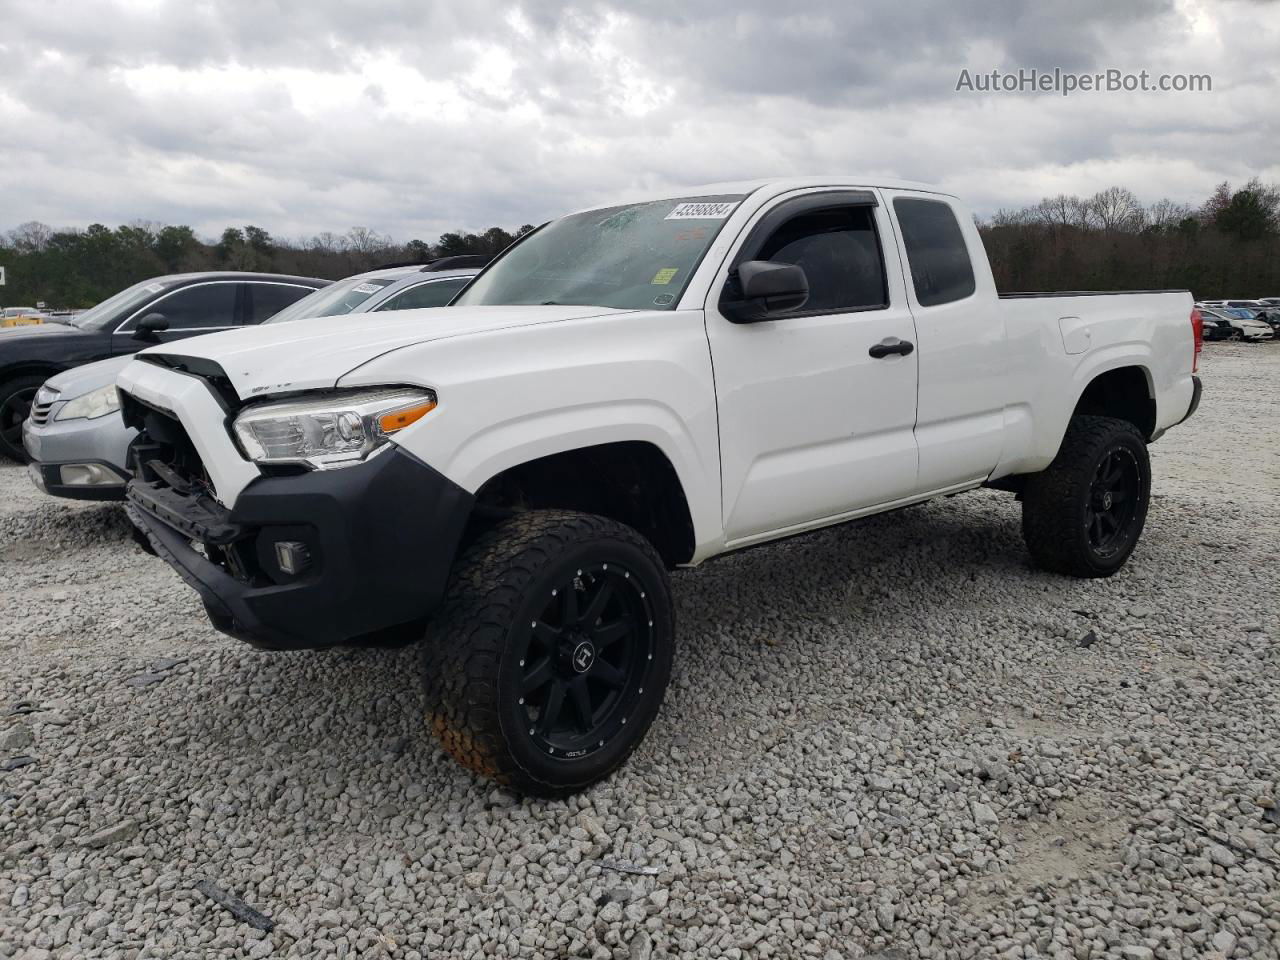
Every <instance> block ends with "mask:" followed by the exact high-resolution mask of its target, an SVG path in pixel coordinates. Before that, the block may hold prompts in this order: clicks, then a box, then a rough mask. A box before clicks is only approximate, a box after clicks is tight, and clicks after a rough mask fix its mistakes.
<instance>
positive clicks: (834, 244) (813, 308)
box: [754, 206, 889, 316]
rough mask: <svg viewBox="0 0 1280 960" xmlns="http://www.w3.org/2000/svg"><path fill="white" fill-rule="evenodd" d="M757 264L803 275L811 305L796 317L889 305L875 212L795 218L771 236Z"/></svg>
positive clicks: (842, 210) (838, 210)
mask: <svg viewBox="0 0 1280 960" xmlns="http://www.w3.org/2000/svg"><path fill="white" fill-rule="evenodd" d="M754 259H757V260H770V261H772V262H774V263H792V264H795V265H797V266H799V267H801V268H803V269H804V273H805V276H806V277H807V278H808V280H809V299H808V300H807V301H805V304H804V306H803V307H801V308H800V309H799V310H797V311H796V312H795V314H794V315H797V316H804V315H806V314H823V313H841V312H844V311H849V310H874V309H878V308H882V307H885V306H887V305H888V302H889V295H888V288H887V285H886V282H885V274H884V258H883V257H882V256H881V255H880V239H879V237H878V236H877V235H876V227H875V221H874V219H873V208H872V207H870V206H856V207H835V208H832V209H827V210H815V211H813V212H811V213H804V214H801V215H799V216H797V217H794V218H793V219H791V220H788V221H787V222H786V223H784V224H783V225H782V226H781V227H779V228H778V229H777V230H775V231H774V232H773V234H772V235H770V236H769V238H768V239H767V240H766V241H765V242H764V244H763V246H761V248H760V251H759V252H758V253H757V254H756V255H755V257H754Z"/></svg>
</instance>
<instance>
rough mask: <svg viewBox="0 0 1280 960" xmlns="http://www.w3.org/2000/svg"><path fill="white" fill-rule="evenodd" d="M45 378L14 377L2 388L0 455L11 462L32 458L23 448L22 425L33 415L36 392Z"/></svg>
mask: <svg viewBox="0 0 1280 960" xmlns="http://www.w3.org/2000/svg"><path fill="white" fill-rule="evenodd" d="M45 379H46V378H45V377H41V376H35V377H14V378H13V379H12V380H9V381H8V382H6V383H5V384H4V385H3V386H0V453H2V454H4V455H5V456H6V457H8V458H9V459H10V460H17V461H18V462H19V463H26V462H27V461H28V460H30V459H31V458H30V457H28V456H27V451H26V450H24V449H23V448H22V424H23V422H24V421H25V420H26V419H27V415H28V414H29V413H31V404H32V403H33V402H34V401H35V398H36V391H37V390H39V389H40V385H41V384H43V383H44V381H45Z"/></svg>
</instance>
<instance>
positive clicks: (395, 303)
mask: <svg viewBox="0 0 1280 960" xmlns="http://www.w3.org/2000/svg"><path fill="white" fill-rule="evenodd" d="M470 279H471V278H470V277H452V278H450V279H448V280H432V281H429V282H427V283H420V284H418V285H417V286H416V287H410V288H409V289H408V290H406V291H404V293H399V294H396V295H395V296H394V297H392V298H391V299H390V300H388V301H387V302H386V303H384V304H382V306H380V307H378V309H379V310H413V309H416V308H417V307H443V306H444V305H445V304H447V303H448V302H449V301H450V300H452V299H453V298H454V297H456V296H457V295H458V291H459V290H461V289H462V288H463V287H465V286H466V285H467V283H468V281H470Z"/></svg>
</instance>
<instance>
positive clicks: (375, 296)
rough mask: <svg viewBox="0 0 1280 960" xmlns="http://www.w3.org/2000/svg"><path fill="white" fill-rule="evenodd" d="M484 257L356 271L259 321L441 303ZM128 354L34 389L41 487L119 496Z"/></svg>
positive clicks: (29, 425)
mask: <svg viewBox="0 0 1280 960" xmlns="http://www.w3.org/2000/svg"><path fill="white" fill-rule="evenodd" d="M487 260H488V258H487V257H450V258H447V259H445V260H440V261H436V262H435V263H432V264H428V265H426V266H423V265H421V264H410V265H404V266H398V267H391V268H383V269H381V270H373V271H370V272H369V273H362V274H358V275H356V276H354V277H348V278H347V279H345V280H339V281H337V282H336V283H332V284H329V285H327V286H322V287H319V288H317V289H314V290H313V291H312V292H310V293H309V294H308V295H306V296H303V297H302V298H301V299H299V300H295V301H294V302H293V303H291V304H289V305H288V306H286V307H285V308H284V309H283V310H280V311H279V312H278V313H275V314H274V315H272V316H271V317H269V318H268V319H266V320H264V321H263V322H264V323H288V322H291V321H296V320H307V319H311V318H314V317H332V316H339V315H343V314H353V315H354V314H363V313H374V312H378V311H383V310H408V309H413V308H418V307H440V306H444V305H445V304H447V303H448V302H449V301H450V300H452V299H453V298H454V296H456V295H457V293H458V291H459V290H461V289H462V288H463V287H464V286H466V284H467V282H468V281H470V280H471V278H472V277H474V276H475V275H476V273H477V272H478V270H479V266H480V264H481V263H482V262H484V261H487ZM309 289H310V288H309ZM145 345H146V344H139V346H145ZM130 359H131V355H129V354H125V355H121V356H113V357H110V358H108V359H106V360H99V361H97V362H96V363H90V364H87V365H85V366H80V367H75V368H73V369H71V370H68V371H66V372H64V373H60V374H58V375H56V376H54V377H51V378H50V379H49V380H48V381H46V382H45V383H44V385H43V386H41V387H40V389H39V390H38V391H37V392H36V394H35V399H34V403H33V404H32V406H31V413H30V416H29V417H28V418H27V420H26V425H25V428H24V429H23V434H22V440H23V445H24V448H25V452H26V454H27V456H28V457H30V459H31V461H32V463H31V467H30V470H31V477H32V479H33V481H34V482H35V483H36V485H37V486H38V487H40V489H42V490H44V491H45V492H46V493H50V494H54V495H55V496H62V497H72V498H75V499H82V500H122V499H124V487H125V484H126V483H127V482H128V480H129V477H130V470H129V467H128V463H129V448H130V445H131V444H132V443H133V441H134V439H135V437H136V436H137V431H136V430H133V429H131V428H129V427H126V426H125V425H124V422H123V421H122V420H121V419H120V417H119V416H118V415H116V411H118V410H119V407H120V404H119V394H118V393H117V392H116V376H117V375H118V374H119V373H120V371H121V370H123V369H124V367H125V365H126V364H127V363H128V362H129V360H130Z"/></svg>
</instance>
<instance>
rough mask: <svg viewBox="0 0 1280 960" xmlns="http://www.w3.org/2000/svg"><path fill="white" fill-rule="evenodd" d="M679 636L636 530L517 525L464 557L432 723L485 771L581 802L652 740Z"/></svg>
mask: <svg viewBox="0 0 1280 960" xmlns="http://www.w3.org/2000/svg"><path fill="white" fill-rule="evenodd" d="M674 628H675V615H674V610H673V608H672V602H671V587H670V582H669V581H668V579H667V573H666V570H665V568H664V567H663V565H662V561H661V560H660V559H659V557H658V555H657V553H656V552H655V551H654V549H653V547H652V545H651V544H650V543H649V542H648V541H647V540H645V538H644V537H642V536H641V535H640V534H639V533H637V532H636V531H635V530H633V529H631V528H630V527H628V526H625V525H623V524H621V523H617V522H615V521H613V520H609V519H606V518H604V517H597V516H592V515H589V514H581V513H571V512H566V511H535V512H532V513H527V514H522V515H520V516H517V517H514V518H512V519H509V520H506V521H503V522H502V523H500V524H498V525H497V526H496V527H494V528H493V529H491V530H489V531H487V532H486V533H484V534H482V535H481V536H480V537H479V538H478V539H477V540H476V541H475V542H474V543H473V544H472V545H471V546H470V547H469V548H468V549H467V550H466V552H465V553H464V555H463V556H462V557H461V558H459V560H458V562H457V565H456V568H455V571H454V575H453V578H452V582H451V584H450V588H449V592H448V595H447V596H446V598H445V602H444V604H443V606H442V608H441V610H440V612H439V614H438V615H437V616H436V617H435V618H434V619H433V620H432V622H431V625H430V626H429V628H428V631H427V638H426V642H425V643H424V644H423V673H424V683H425V686H426V691H427V703H428V708H427V709H428V716H427V719H428V722H429V724H430V726H431V728H432V729H433V730H434V732H435V734H436V736H437V737H439V739H440V742H441V744H442V745H443V747H444V749H445V750H446V751H447V752H448V753H449V754H450V755H451V756H452V757H453V758H454V759H455V760H457V761H458V762H459V763H461V764H462V765H463V766H464V767H467V768H468V769H470V770H472V771H473V772H475V773H478V774H480V775H482V776H485V777H489V778H491V779H493V780H496V781H498V782H499V783H502V784H504V785H506V786H509V787H511V788H512V789H513V790H516V791H518V792H520V793H526V794H533V795H537V796H544V797H558V796H566V795H568V794H571V793H574V792H576V791H578V790H581V789H582V788H584V787H587V786H589V785H590V784H592V783H595V782H596V781H598V780H601V779H603V778H604V777H607V776H608V775H609V774H610V773H612V772H613V771H614V770H616V769H617V768H618V767H619V766H621V765H622V763H623V762H624V761H625V760H626V759H627V757H628V756H629V755H630V754H631V751H632V750H634V749H635V747H636V745H637V744H638V743H639V742H640V741H641V740H642V739H643V737H644V735H645V732H646V731H647V730H648V729H649V725H650V724H651V723H652V722H653V719H654V717H655V716H656V715H657V713H658V708H659V707H660V706H661V704H662V698H663V694H664V692H665V691H666V687H667V681H668V679H669V678H670V675H671V660H672V651H673V637H674Z"/></svg>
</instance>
